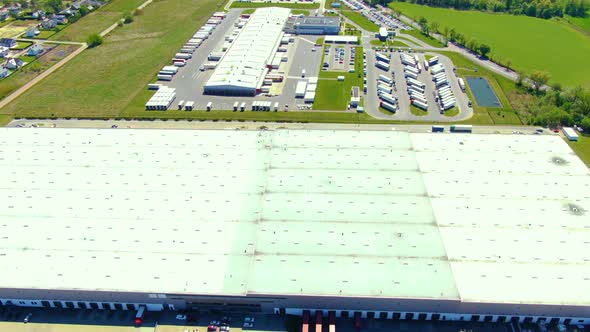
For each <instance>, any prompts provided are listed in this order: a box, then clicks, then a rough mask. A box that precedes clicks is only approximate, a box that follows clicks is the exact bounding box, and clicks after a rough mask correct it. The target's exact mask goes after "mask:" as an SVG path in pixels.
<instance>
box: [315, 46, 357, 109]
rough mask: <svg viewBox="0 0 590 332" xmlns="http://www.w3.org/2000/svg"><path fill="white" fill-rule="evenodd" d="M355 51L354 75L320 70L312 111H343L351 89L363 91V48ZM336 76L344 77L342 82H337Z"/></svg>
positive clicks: (348, 100)
mask: <svg viewBox="0 0 590 332" xmlns="http://www.w3.org/2000/svg"><path fill="white" fill-rule="evenodd" d="M355 49H356V58H355V63H354V68H355V72H354V73H349V72H341V71H324V70H320V76H319V81H318V88H317V91H316V95H315V102H314V103H313V109H316V110H329V111H336V110H345V109H346V106H347V105H348V103H349V102H350V93H351V89H352V87H353V86H358V87H359V88H360V89H361V91H362V90H363V48H362V47H355ZM322 63H323V62H322ZM338 76H344V81H338V80H337V77H338Z"/></svg>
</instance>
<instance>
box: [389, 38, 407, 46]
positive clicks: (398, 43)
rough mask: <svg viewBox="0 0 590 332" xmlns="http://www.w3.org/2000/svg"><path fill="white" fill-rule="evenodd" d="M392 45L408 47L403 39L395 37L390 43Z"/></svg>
mask: <svg viewBox="0 0 590 332" xmlns="http://www.w3.org/2000/svg"><path fill="white" fill-rule="evenodd" d="M391 46H393V47H410V46H409V45H408V44H406V43H404V42H403V41H401V40H399V39H396V40H394V41H393V43H391Z"/></svg>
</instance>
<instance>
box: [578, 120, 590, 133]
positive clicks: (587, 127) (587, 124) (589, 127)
mask: <svg viewBox="0 0 590 332" xmlns="http://www.w3.org/2000/svg"><path fill="white" fill-rule="evenodd" d="M580 125H581V126H582V128H584V132H587V131H590V117H585V118H583V119H582V121H580Z"/></svg>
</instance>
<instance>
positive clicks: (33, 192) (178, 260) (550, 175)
mask: <svg viewBox="0 0 590 332" xmlns="http://www.w3.org/2000/svg"><path fill="white" fill-rule="evenodd" d="M0 170H1V174H3V176H2V177H0V214H1V216H2V218H1V220H0V233H1V234H2V235H0V271H2V287H6V288H41V289H64V288H67V289H83V290H105V291H140V292H150V293H151V292H161V293H176V294H187V293H190V294H219V295H222V294H223V295H229V294H237V295H244V294H283V295H287V294H317V295H343V296H363V297H364V296H369V297H399V298H430V299H456V300H459V299H460V300H463V301H474V302H492V303H500V302H511V303H547V304H565V305H589V304H590V298H589V297H588V296H587V294H588V292H587V290H589V289H590V217H589V216H590V172H589V170H588V169H587V168H586V166H585V165H584V164H583V163H582V162H581V161H580V160H579V158H578V157H577V156H576V155H575V154H574V153H573V152H572V151H571V150H570V148H569V147H568V145H567V144H566V143H565V142H563V141H562V140H561V139H560V138H559V137H556V136H544V135H475V134H426V133H423V134H408V133H403V132H392V131H344V130H343V131H321V130H317V131H304V130H278V131H242V130H241V131H233V130H232V131H230V130H209V131H207V130H201V131H196V130H195V131H189V130H125V129H16V128H12V129H11V128H2V129H0ZM146 267H150V268H146ZM154 267H157V268H154ZM39 271H43V273H39ZM192 271H206V273H192ZM138 272H140V273H138ZM367 281H370V282H367Z"/></svg>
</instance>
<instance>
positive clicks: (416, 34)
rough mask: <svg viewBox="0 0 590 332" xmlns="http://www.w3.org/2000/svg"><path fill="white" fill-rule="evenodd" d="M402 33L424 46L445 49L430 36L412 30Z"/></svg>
mask: <svg viewBox="0 0 590 332" xmlns="http://www.w3.org/2000/svg"><path fill="white" fill-rule="evenodd" d="M403 33H404V34H406V35H410V36H413V37H415V38H417V39H419V40H421V41H423V42H425V43H426V44H428V45H430V46H433V47H445V45H443V43H441V42H440V41H439V40H438V39H435V38H432V37H430V36H425V35H423V34H422V32H420V31H419V30H416V29H412V30H403Z"/></svg>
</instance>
